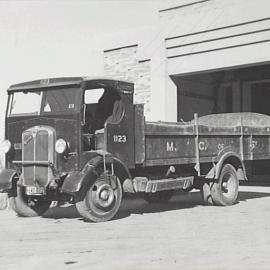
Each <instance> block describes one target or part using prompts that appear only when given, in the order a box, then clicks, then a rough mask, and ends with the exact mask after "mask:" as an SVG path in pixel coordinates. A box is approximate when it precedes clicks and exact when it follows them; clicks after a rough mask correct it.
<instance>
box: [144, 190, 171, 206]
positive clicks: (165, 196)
mask: <svg viewBox="0 0 270 270" xmlns="http://www.w3.org/2000/svg"><path fill="white" fill-rule="evenodd" d="M173 194H174V190H164V191H158V192H155V193H145V194H144V195H143V199H144V200H145V201H147V202H148V203H158V202H162V203H165V202H168V201H169V200H170V199H171V198H172V196H173Z"/></svg>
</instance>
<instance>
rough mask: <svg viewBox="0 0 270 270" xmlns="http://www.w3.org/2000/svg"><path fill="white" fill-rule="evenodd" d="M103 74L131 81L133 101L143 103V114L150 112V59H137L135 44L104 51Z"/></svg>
mask: <svg viewBox="0 0 270 270" xmlns="http://www.w3.org/2000/svg"><path fill="white" fill-rule="evenodd" d="M104 75H105V76H106V77H112V78H115V79H119V80H126V81H131V82H133V83H134V84H135V92H134V103H136V104H138V103H143V104H145V115H146V116H147V114H149V113H150V97H151V91H150V82H151V81H150V76H151V75H150V60H144V61H139V60H138V46H137V45H133V46H127V47H122V48H117V49H112V50H107V51H104Z"/></svg>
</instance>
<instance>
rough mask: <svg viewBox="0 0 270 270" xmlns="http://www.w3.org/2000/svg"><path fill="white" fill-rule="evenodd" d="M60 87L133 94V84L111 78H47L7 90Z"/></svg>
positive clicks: (17, 90) (12, 86)
mask: <svg viewBox="0 0 270 270" xmlns="http://www.w3.org/2000/svg"><path fill="white" fill-rule="evenodd" d="M62 86H78V87H82V88H84V89H91V88H105V87H111V88H114V89H115V90H117V91H118V92H121V93H124V94H133V92H134V84H133V83H131V82H127V81H120V80H114V79H111V78H102V77H98V78H96V77H63V78H48V79H41V80H35V81H29V82H23V83H19V84H13V85H11V86H10V87H9V88H8V90H7V91H8V93H9V94H10V93H13V92H20V91H24V90H30V91H35V90H36V91H40V90H42V89H46V90H49V89H50V88H54V89H55V87H62Z"/></svg>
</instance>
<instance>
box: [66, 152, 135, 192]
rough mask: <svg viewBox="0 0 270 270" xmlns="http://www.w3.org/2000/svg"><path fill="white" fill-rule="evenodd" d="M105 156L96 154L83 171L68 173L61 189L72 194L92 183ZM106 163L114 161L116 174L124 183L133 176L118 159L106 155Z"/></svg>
mask: <svg viewBox="0 0 270 270" xmlns="http://www.w3.org/2000/svg"><path fill="white" fill-rule="evenodd" d="M103 158H104V157H103V156H100V155H99V156H96V157H95V158H93V159H91V160H90V161H89V162H88V163H86V165H85V166H84V168H83V170H82V171H74V172H71V173H69V174H68V175H67V177H66V178H65V180H64V183H63V185H62V188H61V191H62V192H64V193H68V194H71V195H75V194H76V193H77V192H79V191H80V190H81V188H82V187H83V186H85V185H90V184H91V182H92V181H94V180H95V179H96V178H97V174H96V171H95V168H96V166H98V165H99V164H100V163H103ZM106 163H113V165H114V168H115V172H116V175H117V176H118V177H119V179H120V181H121V182H122V183H123V181H124V180H126V179H127V178H131V176H130V173H129V171H128V169H127V168H126V166H125V165H124V164H123V163H122V162H121V161H120V160H118V159H116V158H114V157H112V156H110V157H108V156H106Z"/></svg>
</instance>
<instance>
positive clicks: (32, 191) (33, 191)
mask: <svg viewBox="0 0 270 270" xmlns="http://www.w3.org/2000/svg"><path fill="white" fill-rule="evenodd" d="M25 193H26V195H44V194H45V189H44V188H43V187H35V186H33V187H25Z"/></svg>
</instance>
